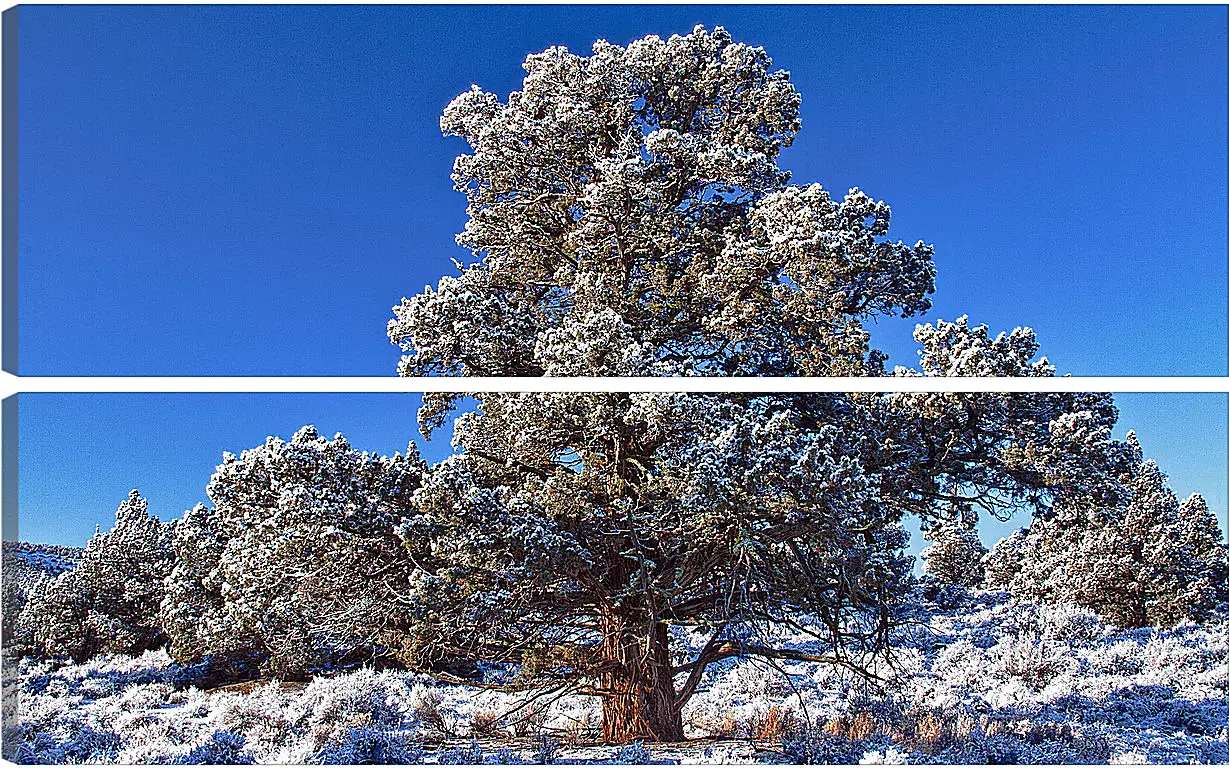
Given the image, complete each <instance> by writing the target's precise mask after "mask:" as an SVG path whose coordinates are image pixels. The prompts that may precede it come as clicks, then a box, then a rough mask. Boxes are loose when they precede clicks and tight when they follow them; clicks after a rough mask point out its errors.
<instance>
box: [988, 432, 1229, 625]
mask: <svg viewBox="0 0 1229 768" xmlns="http://www.w3.org/2000/svg"><path fill="white" fill-rule="evenodd" d="M1117 445H1118V446H1119V447H1120V449H1121V454H1122V456H1123V458H1124V461H1125V469H1124V471H1123V472H1122V473H1121V475H1120V480H1121V483H1122V487H1123V490H1124V494H1123V498H1122V499H1121V500H1120V501H1119V502H1118V503H1115V504H1097V503H1095V502H1094V501H1092V500H1090V499H1087V498H1084V499H1080V498H1075V497H1072V498H1068V499H1065V500H1064V502H1063V503H1062V504H1061V505H1058V506H1056V507H1055V509H1054V510H1053V512H1052V514H1050V515H1049V516H1047V517H1045V518H1043V519H1040V520H1038V521H1035V523H1034V524H1033V526H1032V527H1031V528H1030V529H1029V531H1028V532H1027V533H1026V534H1023V535H1022V536H1019V537H1017V538H1016V540H1015V542H1014V543H1013V544H1012V545H1011V546H1002V547H1001V549H1000V547H996V548H995V553H993V555H992V557H991V558H990V563H989V564H988V570H989V571H990V572H991V573H992V574H994V580H995V581H999V580H1001V581H1002V582H1003V583H1004V584H1006V586H1007V587H1008V589H1010V591H1011V592H1012V593H1013V594H1015V595H1016V596H1017V597H1021V598H1024V599H1030V600H1037V601H1043V602H1053V603H1063V602H1067V603H1075V604H1078V605H1082V606H1085V607H1087V608H1090V609H1092V610H1094V611H1096V612H1097V613H1098V614H1099V615H1100V616H1101V617H1102V618H1103V619H1104V620H1105V621H1107V622H1109V623H1112V624H1115V625H1118V626H1123V627H1144V626H1171V625H1173V624H1176V623H1178V622H1180V621H1182V620H1183V619H1186V618H1190V619H1197V620H1198V619H1201V618H1204V617H1206V615H1207V614H1208V612H1209V611H1210V610H1211V609H1212V608H1213V607H1214V606H1215V604H1216V601H1217V599H1218V597H1219V595H1218V592H1219V590H1220V589H1222V588H1223V587H1222V586H1221V585H1222V584H1223V580H1224V579H1223V575H1224V573H1225V568H1226V565H1225V564H1226V548H1225V546H1224V544H1222V543H1221V537H1220V530H1219V527H1218V526H1217V523H1216V519H1215V517H1214V516H1213V515H1212V513H1211V512H1210V511H1209V510H1208V508H1207V504H1206V502H1204V501H1203V499H1202V497H1199V496H1195V497H1192V498H1191V499H1188V500H1187V501H1186V502H1184V503H1182V504H1179V502H1178V500H1177V498H1176V497H1175V496H1174V494H1173V491H1171V490H1170V489H1169V486H1168V484H1167V482H1166V478H1165V475H1164V473H1163V472H1161V470H1160V468H1159V467H1158V466H1157V464H1156V462H1155V461H1151V460H1145V459H1144V458H1143V452H1142V450H1141V449H1140V447H1139V442H1138V440H1137V439H1136V437H1135V434H1134V433H1130V434H1128V436H1127V440H1126V441H1125V442H1123V443H1118V444H1117Z"/></svg>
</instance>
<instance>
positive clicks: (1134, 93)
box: [17, 6, 1229, 505]
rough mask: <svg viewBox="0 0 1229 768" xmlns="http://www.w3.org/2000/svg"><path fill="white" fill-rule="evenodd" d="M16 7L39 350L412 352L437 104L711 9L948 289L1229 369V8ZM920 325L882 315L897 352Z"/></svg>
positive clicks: (166, 365) (196, 362) (291, 362)
mask: <svg viewBox="0 0 1229 768" xmlns="http://www.w3.org/2000/svg"><path fill="white" fill-rule="evenodd" d="M17 12H18V13H19V14H20V15H19V59H20V66H19V100H20V113H19V117H18V120H19V141H20V195H19V216H20V309H19V312H20V331H19V333H20V372H21V373H23V374H44V375H46V374H112V375H116V374H121V375H122V374H264V375H269V374H274V375H276V374H294V375H335V374H344V375H359V374H363V375H366V374H370V375H389V374H392V373H393V372H394V370H395V367H396V361H397V358H398V355H399V353H398V352H397V350H396V349H395V348H394V347H392V346H391V345H389V344H388V342H387V340H386V338H385V336H384V326H385V324H386V322H387V320H388V319H389V317H390V316H391V313H390V309H389V308H390V307H391V306H392V305H393V304H395V303H397V302H398V301H399V300H400V298H401V297H402V296H403V295H407V294H413V293H415V292H417V291H419V290H421V289H422V287H423V285H425V284H427V283H431V284H434V283H435V282H436V280H437V279H438V278H439V276H440V275H441V274H443V273H446V272H449V271H450V269H451V266H450V263H449V258H450V257H451V256H456V255H459V254H458V251H457V246H456V245H455V244H454V243H453V241H452V238H453V235H454V233H456V232H457V231H459V230H460V228H461V227H462V224H463V221H464V200H463V198H462V196H461V195H460V194H458V193H456V192H454V191H453V190H452V188H451V183H450V181H449V178H448V175H449V172H450V169H451V163H452V159H453V157H454V156H455V155H456V154H457V153H458V152H460V151H462V150H463V147H464V145H463V143H462V142H460V140H458V139H444V138H442V137H441V136H440V134H439V123H438V120H439V113H440V111H441V110H442V108H443V107H444V105H445V104H447V103H448V102H449V101H450V100H451V99H452V97H453V96H455V95H456V94H458V93H460V92H461V91H463V90H465V89H467V88H468V87H469V86H470V84H471V83H478V84H481V85H482V86H483V87H485V88H487V89H489V90H493V91H495V92H497V93H500V94H501V95H506V94H507V92H508V91H510V90H512V89H514V88H517V87H518V85H519V80H520V77H521V76H522V74H523V73H522V71H521V69H520V66H519V65H520V62H521V61H522V60H523V58H524V56H525V55H526V54H527V53H530V52H534V51H539V50H542V49H544V48H546V47H547V46H550V45H552V44H559V43H562V44H565V45H567V46H568V47H570V48H572V49H573V50H577V51H581V52H587V51H588V49H589V46H590V44H591V43H592V41H593V40H594V39H595V38H598V37H605V38H607V39H609V40H611V41H614V42H617V43H621V44H623V43H627V42H628V41H630V40H632V39H635V38H637V37H640V36H643V35H645V34H649V33H656V34H660V35H663V36H666V35H669V34H671V33H676V32H678V33H685V32H687V31H689V30H690V28H691V27H692V26H693V25H694V24H695V23H697V22H702V23H704V24H706V25H709V26H710V27H711V26H713V25H717V24H722V25H725V26H726V27H727V28H729V29H730V30H731V31H732V32H733V34H734V35H735V37H736V39H739V40H744V41H748V42H751V43H754V44H759V45H763V46H765V47H766V48H767V50H768V52H769V53H770V55H772V56H773V57H774V58H775V60H776V63H777V65H778V66H780V67H782V68H785V69H789V70H790V71H791V72H792V73H793V78H794V82H795V83H796V85H797V87H798V88H799V89H800V91H801V92H802V94H803V97H804V101H803V109H802V118H803V131H802V133H801V135H800V136H799V138H798V141H797V144H796V146H795V147H794V148H792V149H790V150H788V151H787V152H786V154H785V155H784V157H783V164H784V165H785V166H786V167H788V168H790V169H792V170H793V171H794V173H795V176H794V178H795V180H796V181H797V182H804V183H805V182H813V181H818V182H822V183H823V184H824V185H825V186H827V187H829V188H830V189H834V190H836V191H838V192H843V191H844V190H845V189H846V188H848V187H849V186H852V185H859V186H861V187H862V188H863V189H865V190H866V191H867V192H868V193H869V194H871V195H872V196H875V197H879V198H882V199H885V200H887V201H888V202H890V203H891V204H892V205H893V210H894V214H895V215H894V217H893V230H894V235H895V236H896V237H899V238H901V239H904V240H906V241H908V242H912V241H914V240H916V239H925V240H927V241H929V242H933V243H934V244H935V246H936V249H937V256H936V261H937V263H938V267H939V291H938V294H937V295H936V297H935V309H934V310H933V311H932V312H931V313H930V315H929V316H928V317H929V318H930V319H933V318H938V317H942V318H946V319H951V318H954V317H956V316H958V315H961V314H964V313H968V314H970V315H971V316H972V318H973V319H974V320H975V321H977V322H986V323H988V324H989V325H991V326H992V327H993V328H995V329H1009V328H1011V327H1013V326H1015V325H1017V324H1028V325H1032V326H1033V327H1035V328H1036V329H1037V331H1038V333H1039V335H1040V338H1041V340H1042V343H1043V345H1044V351H1045V352H1046V353H1047V354H1048V355H1049V356H1050V357H1051V359H1052V360H1054V362H1055V363H1056V364H1057V365H1058V366H1059V369H1060V371H1062V372H1071V373H1076V374H1115V375H1139V374H1214V375H1224V374H1225V373H1226V348H1227V339H1226V294H1227V291H1229V285H1227V281H1226V253H1225V251H1226V234H1227V225H1226V210H1227V208H1229V204H1227V200H1226V179H1225V169H1226V165H1227V158H1226V152H1227V146H1229V141H1227V138H1226V122H1227V120H1226V95H1227V89H1226V68H1227V67H1226V9H1225V8H1224V7H1173V6H1170V7H1165V6H1162V7H1151V6H1150V7H1143V6H1132V7H1121V6H1118V7H1055V6H1042V7H969V6H963V7H926V6H920V7H884V6H873V7H861V6H838V7H823V6H820V7H798V6H788V7H751V8H747V7H730V6H725V7H715V8H713V7H701V6H682V7H655V6H631V7H613V6H600V7H598V6H590V7H583V8H575V7H485V6H468V7H412V6H409V7H358V6H348V7H345V6H343V7H285V6H283V7H276V6H267V7H261V6H256V7H240V6H202V7H189V6H114V7H108V6H72V7H57V6H23V7H21V8H19V9H18V11H17ZM912 324H913V321H907V322H890V323H885V324H883V325H882V326H880V328H879V329H877V332H876V336H875V339H876V341H877V343H878V344H879V345H880V346H882V347H884V348H885V349H887V350H888V351H889V352H891V353H892V355H893V362H896V363H911V362H912V361H913V356H912V352H913V343H912V341H911V340H910V339H909V333H910V331H911V329H912ZM299 420H320V421H324V422H326V423H327V422H328V421H329V418H328V417H327V413H326V414H323V415H321V416H309V415H308V414H307V413H304V414H303V418H302V419H299ZM292 421H293V419H292ZM407 423H408V422H407ZM328 426H329V428H333V425H328ZM336 426H338V427H342V426H348V425H347V424H341V423H339V424H337V425H336ZM269 428H270V429H273V428H274V427H272V426H271V427H269ZM276 428H277V429H279V430H280V429H282V427H281V426H277V427H276ZM262 429H264V428H263V427H262ZM175 434H176V435H177V439H179V440H182V441H183V443H184V445H185V446H186V445H188V444H189V443H190V444H191V445H192V446H194V447H193V450H198V449H199V450H205V447H206V446H204V445H201V446H198V447H197V443H196V441H195V440H194V438H193V436H192V435H191V434H188V433H175ZM167 439H169V438H167ZM216 442H220V443H221V444H229V441H227V440H221V441H216ZM216 447H217V448H220V447H222V445H218V446H216ZM209 450H215V448H214V447H210V448H209ZM206 463H208V462H206ZM135 468H136V466H135V465H134V469H135ZM141 471H144V470H141ZM136 479H139V478H134V479H133V480H131V481H130V480H125V481H123V483H121V484H131V483H132V482H134V481H135V480H136ZM92 482H93V481H92ZM98 482H101V480H99V481H98ZM177 498H178V496H177ZM167 503H170V501H169V499H168V501H167ZM177 503H178V502H177ZM109 504H110V502H108V505H109Z"/></svg>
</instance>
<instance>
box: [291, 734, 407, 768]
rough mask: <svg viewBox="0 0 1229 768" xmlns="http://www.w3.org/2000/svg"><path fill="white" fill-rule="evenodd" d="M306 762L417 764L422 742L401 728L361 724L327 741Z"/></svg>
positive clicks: (328, 763)
mask: <svg viewBox="0 0 1229 768" xmlns="http://www.w3.org/2000/svg"><path fill="white" fill-rule="evenodd" d="M309 762H311V763H320V764H325V765H416V764H419V763H422V762H423V752H422V748H421V745H419V744H418V743H417V742H416V741H415V740H414V738H413V737H412V736H411V735H409V734H407V733H406V732H404V731H388V730H382V729H379V728H371V727H368V726H361V727H358V728H349V729H347V730H346V731H345V732H344V733H342V734H340V735H339V736H336V737H334V738H333V739H331V740H329V742H328V743H327V744H325V746H324V747H323V748H322V749H320V750H319V751H318V752H316V753H315V754H313V755H312V758H311V760H310V761H309Z"/></svg>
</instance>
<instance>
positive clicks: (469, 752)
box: [435, 741, 482, 765]
mask: <svg viewBox="0 0 1229 768" xmlns="http://www.w3.org/2000/svg"><path fill="white" fill-rule="evenodd" d="M435 762H437V763H439V764H440V765H482V747H480V746H479V745H478V742H476V741H471V742H470V743H469V744H466V745H464V746H460V747H452V748H450V749H441V750H440V751H439V752H437V753H436V756H435Z"/></svg>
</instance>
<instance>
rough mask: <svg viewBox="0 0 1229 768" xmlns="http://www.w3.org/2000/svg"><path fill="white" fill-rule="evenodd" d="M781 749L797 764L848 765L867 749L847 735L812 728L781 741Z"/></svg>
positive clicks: (854, 761) (859, 757)
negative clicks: (837, 734)
mask: <svg viewBox="0 0 1229 768" xmlns="http://www.w3.org/2000/svg"><path fill="white" fill-rule="evenodd" d="M781 751H782V752H784V753H785V754H786V755H787V756H788V757H789V760H790V762H791V763H794V764H796V765H831V764H837V765H848V764H852V763H856V762H857V761H858V760H859V759H861V757H862V755H863V754H864V753H865V750H864V749H862V747H861V746H860V745H859V744H858V743H856V742H854V741H850V740H849V739H848V738H846V737H845V736H834V735H832V734H831V733H828V732H827V731H825V730H822V729H816V728H811V729H808V730H806V731H804V732H802V733H799V734H797V735H795V736H790V737H788V738H786V739H784V740H783V741H782V742H781Z"/></svg>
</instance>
